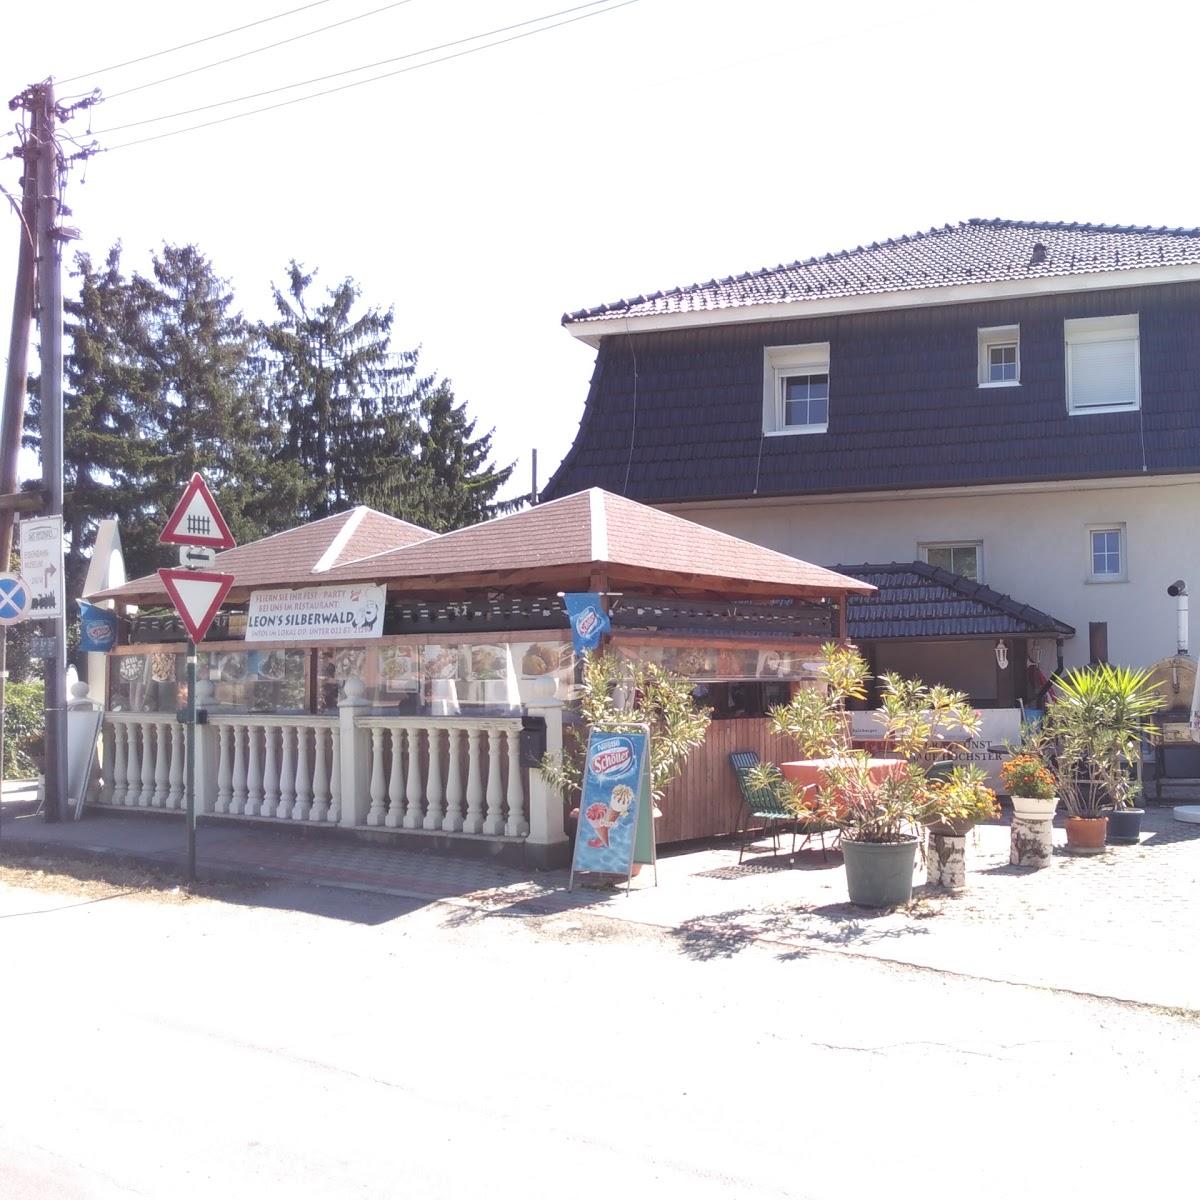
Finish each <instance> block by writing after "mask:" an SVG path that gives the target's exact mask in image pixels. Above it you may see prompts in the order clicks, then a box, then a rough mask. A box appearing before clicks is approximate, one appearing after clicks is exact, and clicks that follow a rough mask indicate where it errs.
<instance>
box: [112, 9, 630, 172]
mask: <svg viewBox="0 0 1200 1200" xmlns="http://www.w3.org/2000/svg"><path fill="white" fill-rule="evenodd" d="M597 2H603V0H597ZM637 3H638V0H620V3H618V4H612V5H610V7H608V8H602V9H600V10H598V11H596V12H586V13H580V14H579V15H578V16H575V17H569V18H568V19H567V20H565V21H556V22H555V23H554V24H552V25H543V26H542V27H541V28H540V29H528V30H526V31H525V32H524V33H516V34H513V36H512V37H507V38H501V39H499V40H498V41H495V42H489V43H488V44H487V45H485V46H472V47H470V48H469V49H467V50H459V51H458V52H457V53H456V54H445V55H443V56H442V57H441V58H433V59H430V60H429V61H428V62H423V63H414V64H413V65H412V66H409V67H400V68H399V69H398V70H395V71H385V72H384V73H383V74H382V75H372V76H371V78H370V79H358V80H355V82H353V83H343V84H341V85H340V86H339V87H335V88H326V89H325V90H324V91H320V92H311V93H310V94H309V95H307V96H296V97H295V98H294V99H292V100H281V101H279V103H278V104H267V105H263V106H262V107H261V108H251V109H248V110H247V111H246V112H241V113H231V114H230V115H229V116H227V117H217V118H216V119H215V120H212V121H202V122H200V123H199V124H197V125H187V126H185V127H184V128H183V129H170V130H168V131H167V132H166V133H155V134H151V135H150V136H149V137H144V138H136V139H134V140H133V141H132V142H120V143H119V144H118V145H116V146H108V147H106V148H105V150H102V151H100V152H99V153H106V152H107V151H112V150H128V149H129V148H130V147H131V146H142V145H145V144H146V143H147V142H158V141H161V140H162V139H163V138H169V137H175V136H177V135H178V134H181V133H193V132H195V131H196V130H198V129H209V128H211V127H212V126H214V125H224V124H225V123H226V122H228V121H240V120H241V119H242V118H243V117H253V116H257V115H258V114H259V113H265V112H272V111H274V110H275V109H277V108H288V107H289V106H290V105H293V104H301V103H303V102H304V101H305V100H316V99H318V98H320V97H321V96H332V95H333V94H335V93H336V92H344V91H348V90H349V89H350V88H356V87H362V86H363V85H364V84H367V83H376V82H378V81H379V80H380V79H390V78H392V77H393V76H395V75H404V74H407V72H409V71H418V70H420V69H421V68H422V67H432V66H436V65H437V64H438V63H443V62H449V61H451V60H452V59H455V58H463V57H465V56H466V55H468V54H477V53H479V51H481V50H491V49H492V48H493V47H495V46H503V45H505V44H507V43H508V42H516V41H520V40H521V39H522V38H527V37H533V36H534V35H535V34H539V33H548V32H549V31H550V30H551V29H559V28H561V27H562V26H563V25H572V24H574V23H575V22H576V21H586V20H587V19H588V18H589V17H600V16H603V15H604V14H605V13H609V12H615V11H616V10H617V9H618V8H627V7H628V6H629V5H631V4H637ZM564 11H566V12H570V11H572V10H571V9H566V10H564ZM551 15H553V14H551ZM543 19H544V18H543ZM480 36H485V35H480ZM359 69H360V70H362V69H363V68H359ZM293 86H295V87H300V86H302V85H301V84H294V85H293ZM230 103H232V101H231V102H230Z"/></svg>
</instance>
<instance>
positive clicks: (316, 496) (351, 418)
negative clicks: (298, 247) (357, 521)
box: [261, 260, 427, 520]
mask: <svg viewBox="0 0 1200 1200" xmlns="http://www.w3.org/2000/svg"><path fill="white" fill-rule="evenodd" d="M287 276H288V278H287V288H286V291H285V290H283V289H281V288H279V287H275V288H273V295H274V299H275V307H276V310H277V311H278V313H279V316H278V318H277V319H276V320H275V321H274V322H273V323H271V324H268V325H264V326H262V328H261V336H262V340H263V343H264V347H265V350H266V353H267V356H268V357H267V365H266V378H267V380H268V386H269V388H270V392H271V402H270V407H271V411H272V414H273V415H274V416H275V418H276V420H277V421H278V424H279V426H280V428H281V429H282V431H283V433H282V437H283V443H284V453H285V454H286V455H287V457H288V458H289V460H290V461H292V462H293V463H295V464H296V465H297V466H298V467H299V469H300V471H301V472H302V474H303V476H304V478H305V480H306V491H305V494H304V497H303V500H302V504H301V508H302V510H303V516H304V517H305V518H306V519H309V520H315V519H317V518H320V517H325V516H329V515H330V514H331V513H335V512H340V511H342V510H343V509H345V508H346V507H348V506H349V505H351V504H360V503H368V502H369V501H367V500H366V499H364V496H365V495H366V494H368V493H369V494H371V495H373V496H377V497H378V496H385V495H387V494H388V492H389V487H390V484H389V481H388V479H387V478H386V471H385V469H384V467H383V464H384V463H386V462H388V461H389V460H390V461H394V462H399V463H403V462H404V460H406V459H407V458H409V457H410V456H411V454H412V452H413V449H414V447H415V445H416V438H417V434H418V429H417V423H416V419H415V414H414V401H415V396H416V395H419V393H420V390H421V388H422V387H423V386H427V385H425V384H424V383H423V381H420V380H414V378H413V377H414V375H415V371H416V356H415V355H411V356H400V358H399V359H398V360H397V358H396V356H394V355H392V353H391V351H390V345H389V343H390V337H391V328H392V313H391V311H390V310H389V311H387V312H384V311H382V310H380V309H378V308H368V309H367V310H366V311H365V312H362V313H359V314H354V313H353V309H354V306H355V304H356V303H357V301H358V299H359V290H358V286H357V285H356V284H355V282H354V281H353V280H352V279H345V280H343V281H342V282H341V283H339V284H338V285H337V286H336V287H333V288H330V289H329V290H328V292H327V293H326V297H325V299H324V300H323V301H320V302H314V301H312V300H311V299H310V297H309V294H308V292H309V288H310V286H311V285H312V282H313V279H314V278H315V276H316V272H315V271H314V272H305V271H304V269H303V268H302V267H301V266H300V265H299V264H298V263H297V262H295V261H294V260H293V261H292V262H291V263H289V264H288V272H287ZM394 507H395V505H394V504H390V505H389V509H394Z"/></svg>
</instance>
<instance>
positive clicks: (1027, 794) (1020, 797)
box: [1000, 749, 1058, 821]
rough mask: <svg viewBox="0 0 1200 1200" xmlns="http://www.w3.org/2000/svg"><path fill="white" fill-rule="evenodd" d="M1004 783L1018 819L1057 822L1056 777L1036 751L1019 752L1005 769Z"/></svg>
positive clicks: (1005, 765)
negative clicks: (1055, 819) (1055, 813)
mask: <svg viewBox="0 0 1200 1200" xmlns="http://www.w3.org/2000/svg"><path fill="white" fill-rule="evenodd" d="M1000 782H1001V783H1002V784H1003V785H1004V790H1005V792H1006V793H1007V794H1008V797H1009V799H1011V800H1012V806H1013V813H1014V814H1015V815H1016V816H1018V817H1024V818H1025V819H1026V820H1029V821H1049V820H1052V819H1053V817H1054V812H1055V809H1057V808H1058V793H1057V790H1056V788H1055V784H1054V776H1053V775H1052V774H1051V773H1050V771H1049V770H1048V769H1047V767H1046V764H1045V762H1044V761H1043V760H1042V758H1041V756H1040V755H1039V754H1037V753H1035V752H1034V751H1033V750H1032V749H1026V750H1022V751H1019V752H1018V753H1016V754H1014V755H1013V756H1012V758H1010V759H1009V760H1008V761H1007V762H1006V763H1004V764H1003V766H1001V768H1000Z"/></svg>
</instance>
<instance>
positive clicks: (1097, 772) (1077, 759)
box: [1041, 663, 1163, 817]
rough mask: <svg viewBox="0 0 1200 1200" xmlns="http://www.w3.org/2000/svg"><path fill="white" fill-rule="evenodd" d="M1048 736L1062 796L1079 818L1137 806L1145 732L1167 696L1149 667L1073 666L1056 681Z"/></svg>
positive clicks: (1154, 731) (1045, 732) (1046, 727)
mask: <svg viewBox="0 0 1200 1200" xmlns="http://www.w3.org/2000/svg"><path fill="white" fill-rule="evenodd" d="M1055 691H1056V695H1055V697H1054V699H1053V700H1052V701H1051V702H1050V704H1049V705H1047V707H1046V716H1045V718H1044V720H1043V726H1042V731H1041V732H1042V735H1043V736H1044V737H1045V738H1046V739H1048V741H1049V743H1050V747H1051V749H1052V751H1053V754H1052V760H1051V761H1052V769H1053V772H1054V775H1055V778H1056V779H1057V781H1058V790H1059V795H1060V796H1061V797H1062V800H1063V803H1064V804H1066V806H1067V811H1068V812H1069V813H1070V814H1071V816H1073V817H1097V816H1099V815H1100V814H1101V813H1102V812H1103V811H1104V810H1105V809H1106V808H1132V807H1133V806H1134V802H1135V801H1136V799H1137V797H1138V792H1139V788H1138V784H1137V781H1136V778H1135V777H1134V769H1135V767H1136V764H1137V761H1138V757H1139V755H1140V754H1141V744H1142V738H1143V737H1149V738H1153V737H1154V736H1156V734H1157V732H1158V730H1157V727H1156V726H1155V725H1154V723H1153V719H1152V718H1153V717H1154V714H1155V713H1156V712H1158V710H1159V709H1160V708H1162V707H1163V699H1162V696H1161V695H1160V693H1159V692H1158V689H1157V688H1156V687H1155V686H1154V684H1153V681H1152V679H1151V675H1150V672H1149V671H1144V670H1134V669H1133V668H1131V667H1118V666H1113V665H1111V664H1110V663H1099V664H1097V665H1095V666H1091V667H1077V668H1074V669H1073V670H1070V671H1068V672H1067V673H1066V675H1065V676H1063V677H1062V678H1061V679H1060V680H1058V681H1057V682H1056V684H1055Z"/></svg>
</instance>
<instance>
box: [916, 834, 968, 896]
mask: <svg viewBox="0 0 1200 1200" xmlns="http://www.w3.org/2000/svg"><path fill="white" fill-rule="evenodd" d="M955 824H962V825H966V827H967V829H964V830H963V832H962V833H957V832H955V830H954V829H952V828H951V827H950V826H948V825H931V826H930V827H929V847H928V849H927V850H926V853H925V862H926V879H927V880H928V881H929V883H930V884H931V885H932V886H934V887H944V888H948V889H949V890H950V891H952V892H958V891H961V890H962V889H963V888H965V887H966V886H967V837H966V835H967V830H969V829H970V828H971V827H972V824H973V822H970V821H962V822H955Z"/></svg>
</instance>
